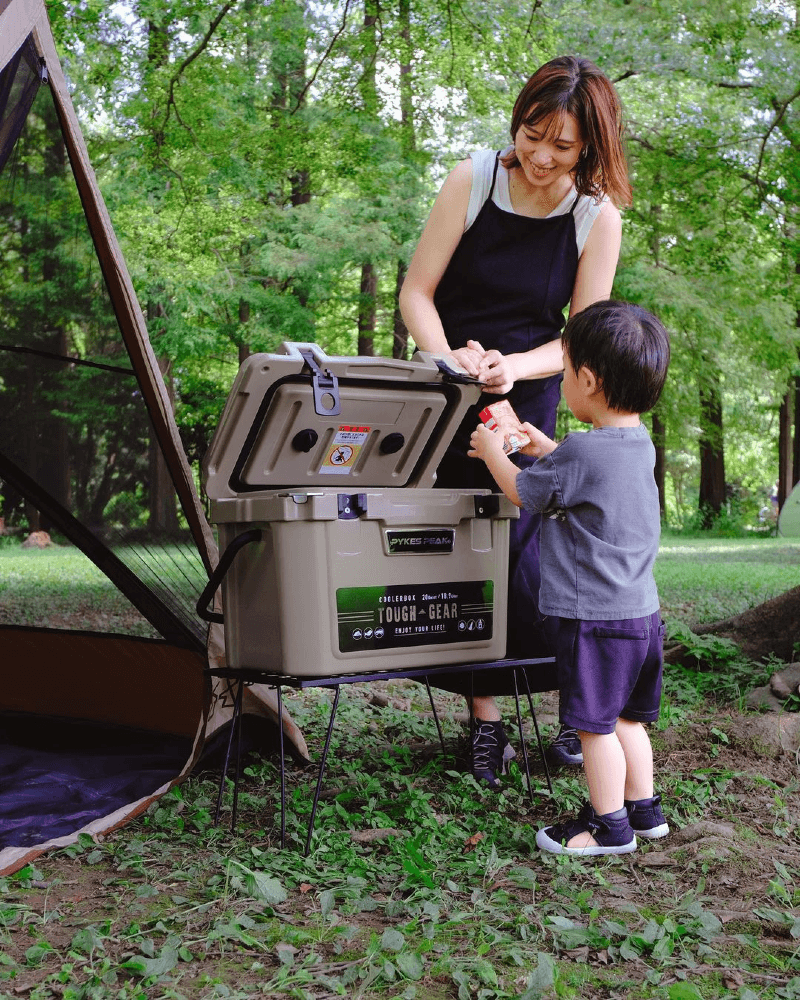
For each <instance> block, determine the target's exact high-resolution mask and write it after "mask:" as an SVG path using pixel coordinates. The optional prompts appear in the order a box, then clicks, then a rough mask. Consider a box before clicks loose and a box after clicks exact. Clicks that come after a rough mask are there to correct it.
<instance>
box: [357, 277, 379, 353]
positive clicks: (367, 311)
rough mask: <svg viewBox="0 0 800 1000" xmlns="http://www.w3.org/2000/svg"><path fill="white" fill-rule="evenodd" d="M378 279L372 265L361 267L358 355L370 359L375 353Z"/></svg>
mask: <svg viewBox="0 0 800 1000" xmlns="http://www.w3.org/2000/svg"><path fill="white" fill-rule="evenodd" d="M377 285H378V278H377V274H376V273H375V265H374V264H362V265H361V289H360V293H359V298H358V355H359V357H367V358H371V357H372V356H373V355H374V353H375V339H374V338H375V320H376V309H375V293H376V291H377Z"/></svg>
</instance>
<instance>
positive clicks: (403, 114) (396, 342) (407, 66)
mask: <svg viewBox="0 0 800 1000" xmlns="http://www.w3.org/2000/svg"><path fill="white" fill-rule="evenodd" d="M398 20H399V23H400V144H401V149H402V152H403V158H404V159H406V160H408V159H409V158H411V157H412V156H413V154H414V153H415V151H416V148H417V139H416V134H415V132H414V102H413V90H412V76H411V58H412V53H413V49H412V46H411V0H400V2H399V6H398ZM407 271H408V265H407V264H406V263H405V261H403V260H398V262H397V276H396V278H395V284H394V312H393V317H392V320H393V322H392V357H393V358H403V359H405V358H406V357H408V328H407V327H406V324H405V323H404V321H403V317H402V315H401V313H400V291H401V289H402V287H403V282H404V281H405V279H406V272H407Z"/></svg>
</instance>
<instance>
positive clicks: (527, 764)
mask: <svg viewBox="0 0 800 1000" xmlns="http://www.w3.org/2000/svg"><path fill="white" fill-rule="evenodd" d="M511 675H512V677H513V678H514V704H515V705H516V706H517V729H518V730H519V741H520V743H521V744H522V759H523V761H524V762H525V778H526V780H527V782H528V798H529V799H530V800H531V805H533V787H532V785H531V764H530V761H529V760H528V748H527V747H526V746H525V736H524V734H523V732H522V713H521V712H520V710H519V684H518V682H517V668H516V667H514V669H513V670H512V671H511Z"/></svg>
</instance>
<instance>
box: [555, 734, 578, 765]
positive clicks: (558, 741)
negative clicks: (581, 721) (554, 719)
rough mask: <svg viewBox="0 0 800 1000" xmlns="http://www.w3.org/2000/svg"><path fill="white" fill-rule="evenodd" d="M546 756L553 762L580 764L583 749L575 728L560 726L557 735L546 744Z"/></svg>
mask: <svg viewBox="0 0 800 1000" xmlns="http://www.w3.org/2000/svg"><path fill="white" fill-rule="evenodd" d="M547 756H548V758H549V759H550V760H552V761H553V763H554V764H573V765H580V764H582V763H583V751H582V750H581V741H580V740H579V739H578V731H577V729H569V728H567V727H566V726H562V727H561V729H559V731H558V736H556V738H555V739H554V740H553V741H552V743H551V744H550V745H549V746H548V748H547Z"/></svg>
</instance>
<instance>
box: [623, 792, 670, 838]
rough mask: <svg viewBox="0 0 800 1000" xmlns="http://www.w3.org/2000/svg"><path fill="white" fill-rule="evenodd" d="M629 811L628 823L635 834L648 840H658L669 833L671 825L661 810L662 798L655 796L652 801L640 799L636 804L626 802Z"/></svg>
mask: <svg viewBox="0 0 800 1000" xmlns="http://www.w3.org/2000/svg"><path fill="white" fill-rule="evenodd" d="M625 808H626V809H627V810H628V821H629V822H630V824H631V828H632V829H633V831H634V833H636V834H637V836H639V837H645V838H647V839H648V840H658V838H659V837H666V835H667V834H668V833H669V825H668V823H667V821H666V818H665V817H664V813H663V812H662V810H661V796H660V795H654V796H653V797H652V799H639V800H638V801H636V802H630V801H628V799H626V800H625Z"/></svg>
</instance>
